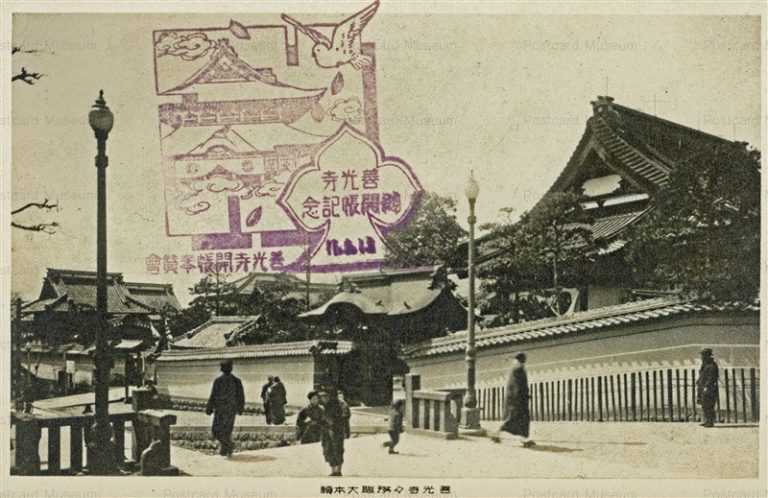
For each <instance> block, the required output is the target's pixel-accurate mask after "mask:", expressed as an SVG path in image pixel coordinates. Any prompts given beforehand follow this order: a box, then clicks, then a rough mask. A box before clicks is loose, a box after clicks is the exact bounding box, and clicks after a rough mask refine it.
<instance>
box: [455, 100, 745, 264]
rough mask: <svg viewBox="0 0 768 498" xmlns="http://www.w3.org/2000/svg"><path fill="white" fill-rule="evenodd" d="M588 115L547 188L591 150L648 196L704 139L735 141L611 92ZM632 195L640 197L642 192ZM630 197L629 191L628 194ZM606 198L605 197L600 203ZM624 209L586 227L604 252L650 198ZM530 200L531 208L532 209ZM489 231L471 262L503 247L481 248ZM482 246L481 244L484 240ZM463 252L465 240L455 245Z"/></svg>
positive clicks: (576, 172) (577, 170)
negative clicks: (643, 108)
mask: <svg viewBox="0 0 768 498" xmlns="http://www.w3.org/2000/svg"><path fill="white" fill-rule="evenodd" d="M591 104H592V109H593V115H592V116H590V117H589V118H588V119H587V123H586V127H585V129H584V133H583V134H582V136H581V139H580V140H579V143H578V144H577V145H576V149H575V150H574V151H573V154H572V155H571V157H570V159H569V160H568V163H567V164H566V165H565V168H564V169H563V171H562V172H561V173H560V175H559V176H558V177H557V179H556V180H555V182H554V183H553V184H552V186H551V187H550V188H549V190H548V193H553V192H564V191H567V190H569V189H570V188H571V187H573V186H574V185H573V184H574V183H575V182H576V181H578V180H579V178H580V175H581V174H582V173H583V170H582V168H583V167H584V165H585V162H587V160H588V158H589V157H590V156H591V155H592V154H596V155H597V156H598V157H599V158H600V160H601V161H602V162H603V163H604V164H605V165H606V166H607V167H608V168H609V169H611V170H612V171H613V172H614V173H616V174H618V175H619V176H621V177H622V178H623V179H624V180H626V181H627V182H628V183H629V184H631V185H632V186H634V187H635V190H636V191H640V192H643V193H645V194H648V195H649V196H650V199H651V201H652V197H653V195H654V194H655V192H657V191H658V190H659V189H662V188H664V187H666V186H667V185H668V183H669V174H670V172H671V171H673V170H674V168H675V167H676V165H677V164H678V163H680V162H681V161H684V160H686V159H689V158H690V157H695V156H697V155H699V154H701V152H702V148H703V147H704V146H707V145H710V146H712V145H717V146H721V145H726V146H735V145H737V144H736V142H732V141H729V140H726V139H724V138H720V137H717V136H715V135H711V134H709V133H706V132H703V131H700V130H696V129H693V128H690V127H687V126H684V125H681V124H677V123H674V122H672V121H669V120H666V119H663V118H659V117H657V116H653V115H650V114H647V113H644V112H642V111H638V110H635V109H631V108H629V107H625V106H622V105H619V104H616V103H615V102H614V99H613V98H612V97H604V96H598V97H597V100H595V101H593V102H591ZM645 194H643V195H642V196H635V197H638V198H640V199H644V197H643V196H644V195H645ZM630 197H631V196H630ZM608 204H609V203H606V206H607V205H608ZM627 206H630V208H628V211H629V212H627V211H626V210H625V211H624V212H621V211H620V210H619V212H614V211H615V207H614V208H611V210H609V214H608V215H607V216H606V215H605V213H603V216H600V215H598V216H597V218H596V220H595V223H594V225H593V227H592V234H593V237H594V238H595V240H601V241H602V242H605V243H607V249H606V248H603V249H601V250H600V251H599V252H600V253H607V252H612V251H614V250H617V249H618V248H620V247H622V246H623V245H624V242H623V241H621V240H618V238H619V236H620V234H621V232H622V231H623V230H624V229H625V228H627V227H628V226H630V225H632V224H633V223H635V222H637V221H638V220H640V218H642V216H644V215H645V213H647V212H648V209H647V208H648V206H651V207H652V202H642V203H639V204H638V203H631V204H627ZM535 209H536V206H534V207H533V208H532V210H535ZM492 240H493V236H492V234H486V235H485V236H483V237H480V238H478V239H476V243H477V245H478V248H479V251H478V253H479V254H478V257H477V262H478V263H482V262H483V261H487V260H489V259H493V258H494V257H495V256H497V255H499V254H501V253H503V250H488V249H486V250H485V251H484V250H483V246H484V243H485V242H489V241H492ZM486 247H487V246H486ZM459 251H461V252H462V254H463V253H466V243H463V244H462V245H461V246H460V247H459Z"/></svg>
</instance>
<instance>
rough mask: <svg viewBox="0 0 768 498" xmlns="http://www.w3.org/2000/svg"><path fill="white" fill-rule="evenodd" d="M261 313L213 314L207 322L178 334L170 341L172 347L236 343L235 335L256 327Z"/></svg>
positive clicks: (220, 346)
mask: <svg viewBox="0 0 768 498" xmlns="http://www.w3.org/2000/svg"><path fill="white" fill-rule="evenodd" d="M260 322H261V315H249V316H213V317H211V318H210V319H209V320H208V321H207V322H205V323H204V324H202V325H199V326H197V327H195V328H194V329H192V330H190V331H189V332H187V333H186V334H183V335H180V336H178V337H176V338H175V339H174V341H173V342H172V343H171V347H172V348H185V349H192V348H195V349H197V348H223V347H226V346H228V345H230V344H233V343H236V341H237V337H238V336H239V335H240V334H242V333H244V332H247V331H248V330H250V329H251V328H252V327H256V326H258V325H259V323H260Z"/></svg>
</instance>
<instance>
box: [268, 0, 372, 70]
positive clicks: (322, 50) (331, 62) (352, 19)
mask: <svg viewBox="0 0 768 498" xmlns="http://www.w3.org/2000/svg"><path fill="white" fill-rule="evenodd" d="M378 8H379V2H378V0H376V1H375V2H373V3H372V4H370V5H369V6H368V7H366V8H364V9H362V10H361V11H359V12H357V13H355V14H352V15H351V16H349V17H347V18H346V19H344V20H343V21H341V22H340V23H338V24H337V25H335V26H334V27H333V34H332V35H331V39H328V37H327V36H325V35H324V34H322V33H321V32H320V31H318V30H316V29H314V28H310V27H309V26H306V25H304V24H302V23H300V22H299V21H297V20H296V19H294V18H292V17H290V16H288V15H286V14H282V15H281V16H280V17H281V18H282V19H283V20H284V21H285V22H287V23H288V24H290V25H292V26H294V27H295V28H296V29H298V30H299V31H301V32H302V33H304V34H305V35H307V36H308V37H309V39H311V40H312V41H313V42H314V43H315V45H314V46H313V47H312V58H314V59H315V62H316V63H317V65H318V66H320V67H325V68H334V67H339V66H342V65H344V64H351V65H352V67H354V68H355V69H357V70H360V69H362V68H368V67H371V65H372V64H373V61H372V60H371V58H370V57H368V56H367V55H363V54H362V51H361V48H360V46H361V43H360V35H361V34H362V32H363V28H365V26H366V25H367V24H368V22H370V20H371V18H373V15H374V14H375V13H376V10H377V9H378Z"/></svg>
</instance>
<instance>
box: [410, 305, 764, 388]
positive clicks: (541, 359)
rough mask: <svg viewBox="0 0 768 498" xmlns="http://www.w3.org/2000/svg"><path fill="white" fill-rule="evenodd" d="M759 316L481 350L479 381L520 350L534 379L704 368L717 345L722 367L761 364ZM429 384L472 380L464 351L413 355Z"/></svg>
mask: <svg viewBox="0 0 768 498" xmlns="http://www.w3.org/2000/svg"><path fill="white" fill-rule="evenodd" d="M759 343H760V329H759V323H758V319H757V317H756V316H755V317H724V316H719V317H718V316H714V317H705V316H699V317H692V318H672V319H668V320H663V321H658V322H649V323H645V324H640V325H634V326H624V327H613V328H610V329H600V330H596V331H592V332H589V333H583V334H578V335H575V336H563V337H559V338H553V339H547V340H541V341H536V342H529V343H525V344H517V345H505V346H500V347H495V348H489V349H480V350H478V357H477V387H478V388H479V389H481V388H484V387H496V386H502V385H504V384H505V383H506V377H507V374H508V372H509V369H510V368H511V365H512V359H513V357H514V354H515V353H516V352H517V351H521V350H522V351H525V352H526V353H527V355H528V363H527V369H528V376H529V380H530V381H531V382H539V381H547V380H558V379H568V378H576V377H586V376H590V375H597V374H601V375H608V374H613V373H624V372H634V371H643V370H651V369H660V368H689V369H692V368H698V367H699V351H700V350H701V349H702V348H703V347H711V348H713V349H714V353H715V357H716V359H717V361H718V363H719V364H720V366H721V368H731V367H759V366H760V344H759ZM407 363H408V365H409V367H410V371H411V372H412V373H418V374H421V385H422V388H424V389H434V388H444V387H464V386H466V363H465V360H464V353H463V351H462V352H460V353H453V354H450V355H439V356H435V357H432V358H425V359H415V360H407Z"/></svg>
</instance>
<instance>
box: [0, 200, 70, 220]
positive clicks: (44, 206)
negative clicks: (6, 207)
mask: <svg viewBox="0 0 768 498" xmlns="http://www.w3.org/2000/svg"><path fill="white" fill-rule="evenodd" d="M32 207H34V208H37V209H48V210H51V209H56V208H58V207H59V205H58V204H48V199H45V200H44V201H43V202H42V203H41V202H30V203H29V204H25V205H23V206H21V207H20V208H18V209H14V210H13V211H11V216H13V215H14V214H18V213H20V212H22V211H26V210H27V209H29V208H32Z"/></svg>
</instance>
